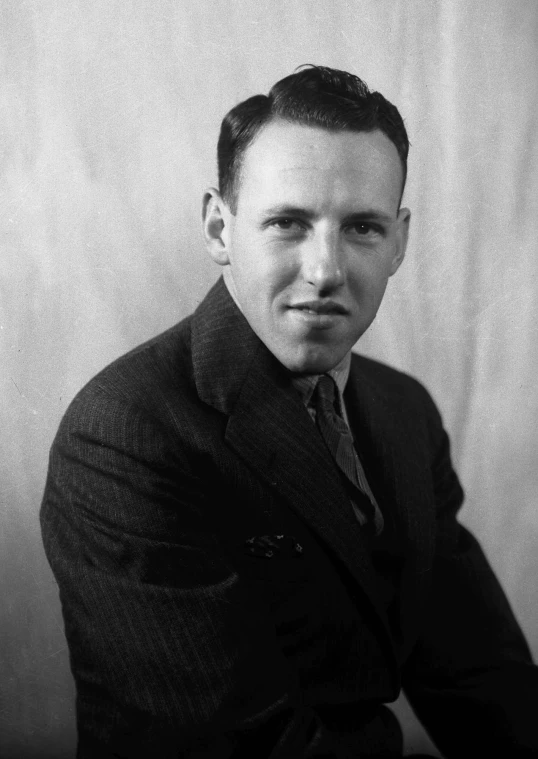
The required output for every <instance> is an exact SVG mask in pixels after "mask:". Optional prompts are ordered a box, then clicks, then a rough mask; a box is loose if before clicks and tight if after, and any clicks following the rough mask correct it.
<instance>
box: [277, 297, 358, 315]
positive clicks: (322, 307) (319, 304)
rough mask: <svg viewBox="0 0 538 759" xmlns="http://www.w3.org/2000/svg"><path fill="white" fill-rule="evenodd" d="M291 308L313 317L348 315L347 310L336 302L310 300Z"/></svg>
mask: <svg viewBox="0 0 538 759" xmlns="http://www.w3.org/2000/svg"><path fill="white" fill-rule="evenodd" d="M289 308H291V309H293V310H295V311H302V312H303V313H305V314H310V315H312V316H338V315H345V314H347V313H348V310H347V308H345V307H344V306H342V305H341V304H340V303H337V302H336V301H334V300H308V301H304V302H303V303H295V304H293V305H291V306H289Z"/></svg>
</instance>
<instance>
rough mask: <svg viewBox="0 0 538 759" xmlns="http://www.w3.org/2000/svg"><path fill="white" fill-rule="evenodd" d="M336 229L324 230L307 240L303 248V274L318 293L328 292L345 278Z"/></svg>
mask: <svg viewBox="0 0 538 759" xmlns="http://www.w3.org/2000/svg"><path fill="white" fill-rule="evenodd" d="M339 238H340V236H339V234H338V231H336V230H326V231H324V232H323V233H321V232H320V233H318V234H317V235H315V236H314V237H313V238H312V239H310V240H309V242H308V244H307V245H306V247H305V249H304V250H303V262H302V263H303V276H304V278H305V280H306V281H307V282H308V284H310V285H313V286H314V287H315V288H316V290H317V291H318V293H319V294H323V293H329V292H332V291H334V290H336V289H337V288H338V287H340V286H341V285H342V284H343V283H344V280H345V258H344V255H345V254H344V251H343V250H342V247H341V241H340V239H339Z"/></svg>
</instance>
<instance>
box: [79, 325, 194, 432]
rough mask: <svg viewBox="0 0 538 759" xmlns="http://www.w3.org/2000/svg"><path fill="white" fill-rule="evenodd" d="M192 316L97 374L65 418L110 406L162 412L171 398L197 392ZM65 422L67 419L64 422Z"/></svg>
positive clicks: (150, 412) (81, 391)
mask: <svg viewBox="0 0 538 759" xmlns="http://www.w3.org/2000/svg"><path fill="white" fill-rule="evenodd" d="M191 318H192V317H191V316H188V317H187V318H185V319H183V320H182V321H180V322H179V323H178V324H176V325H174V326H173V327H171V328H169V329H167V330H166V331H165V332H162V333H161V334H159V335H157V336H155V337H153V338H151V339H150V340H147V341H146V342H144V343H142V344H141V345H138V346H136V347H135V348H133V349H132V350H130V351H129V352H127V353H125V354H124V355H122V356H120V357H119V358H117V359H115V360H114V361H113V362H112V363H110V364H109V365H108V366H106V367H105V368H104V369H102V370H101V371H100V372H98V374H96V375H95V376H94V377H93V378H92V379H90V380H89V382H87V383H86V385H84V387H83V388H82V389H81V390H80V391H79V392H78V393H77V395H76V396H75V398H74V399H73V401H72V402H71V404H70V406H69V408H68V409H67V412H66V415H65V416H66V417H68V418H69V417H72V416H73V415H77V414H78V413H80V411H81V410H82V409H83V408H90V409H91V408H98V407H99V406H101V407H102V406H103V404H104V402H105V399H106V401H107V404H110V403H112V404H117V405H118V406H125V407H127V406H129V407H131V408H138V409H139V410H140V411H146V412H147V413H148V414H149V415H150V416H151V415H152V411H156V410H157V409H159V408H162V405H163V403H162V401H163V399H165V398H169V397H172V396H177V395H180V396H186V395H188V394H189V392H194V380H193V374H192V359H191ZM64 419H65V418H64Z"/></svg>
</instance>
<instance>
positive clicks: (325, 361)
mask: <svg viewBox="0 0 538 759" xmlns="http://www.w3.org/2000/svg"><path fill="white" fill-rule="evenodd" d="M346 353H347V351H344V352H343V353H341V351H334V352H332V351H316V352H313V351H304V352H303V354H302V355H301V351H300V350H297V351H296V352H294V353H293V354H290V353H287V354H286V355H282V356H278V355H277V358H278V360H279V361H280V363H281V364H283V365H284V366H285V367H286V369H288V370H289V371H290V372H293V373H294V374H325V373H326V372H330V371H331V369H334V367H335V366H337V365H338V364H339V363H340V361H341V360H342V359H343V358H344V356H345V355H346Z"/></svg>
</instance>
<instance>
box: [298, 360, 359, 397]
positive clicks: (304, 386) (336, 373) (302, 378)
mask: <svg viewBox="0 0 538 759" xmlns="http://www.w3.org/2000/svg"><path fill="white" fill-rule="evenodd" d="M350 368H351V351H349V353H347V354H346V355H345V356H344V358H343V359H342V360H341V361H340V363H339V364H337V365H336V366H335V367H334V368H333V369H331V370H330V371H329V372H326V373H327V374H328V375H329V377H332V379H333V380H334V381H335V383H336V387H337V388H338V401H339V404H340V408H341V409H343V407H344V403H343V393H344V390H345V388H346V385H347V381H348V378H349V370H350ZM320 376H321V375H320V374H297V375H295V376H292V383H293V387H294V388H295V389H296V390H297V392H298V393H299V395H300V396H301V400H302V401H303V403H304V405H305V406H306V407H308V406H309V405H310V402H311V400H312V395H313V393H314V390H315V387H316V385H317V382H318V379H319V378H320Z"/></svg>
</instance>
